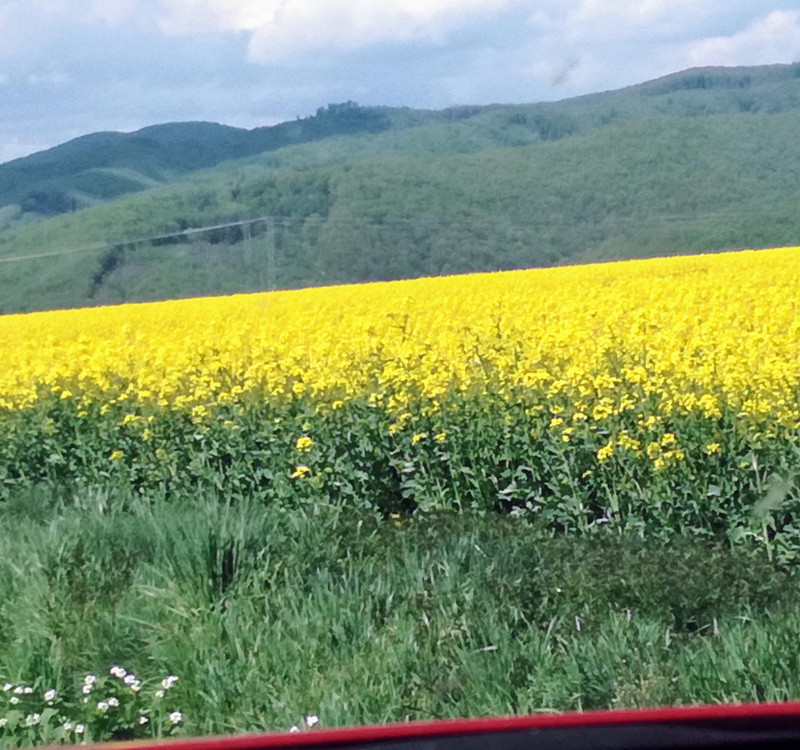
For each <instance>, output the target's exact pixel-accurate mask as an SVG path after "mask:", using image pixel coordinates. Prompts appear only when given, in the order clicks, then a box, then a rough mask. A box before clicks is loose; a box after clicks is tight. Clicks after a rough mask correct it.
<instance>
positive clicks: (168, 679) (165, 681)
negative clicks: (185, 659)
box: [161, 674, 179, 690]
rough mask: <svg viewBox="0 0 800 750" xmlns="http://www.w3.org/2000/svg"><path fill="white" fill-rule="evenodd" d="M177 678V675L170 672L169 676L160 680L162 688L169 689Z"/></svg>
mask: <svg viewBox="0 0 800 750" xmlns="http://www.w3.org/2000/svg"><path fill="white" fill-rule="evenodd" d="M178 679H179V678H178V675H175V674H171V675H170V676H169V677H165V678H164V679H163V680H161V687H163V688H164V690H170V689H171V688H173V687H174V686H175V683H176V682H177V681H178Z"/></svg>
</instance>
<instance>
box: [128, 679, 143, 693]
mask: <svg viewBox="0 0 800 750" xmlns="http://www.w3.org/2000/svg"><path fill="white" fill-rule="evenodd" d="M130 688H131V690H133V692H134V693H138V692H139V691H140V690H141V689H142V681H141V680H134V681H133V682H132V683H131V685H130Z"/></svg>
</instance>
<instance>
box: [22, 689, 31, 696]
mask: <svg viewBox="0 0 800 750" xmlns="http://www.w3.org/2000/svg"><path fill="white" fill-rule="evenodd" d="M22 692H23V693H24V694H25V695H33V688H32V687H24V688H22Z"/></svg>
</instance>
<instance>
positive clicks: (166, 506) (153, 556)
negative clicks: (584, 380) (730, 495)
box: [0, 488, 800, 745]
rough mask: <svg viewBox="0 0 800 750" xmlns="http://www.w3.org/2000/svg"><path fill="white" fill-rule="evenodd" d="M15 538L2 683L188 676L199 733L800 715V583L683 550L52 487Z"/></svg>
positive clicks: (508, 528)
mask: <svg viewBox="0 0 800 750" xmlns="http://www.w3.org/2000/svg"><path fill="white" fill-rule="evenodd" d="M0 529H2V531H0V632H2V633H3V637H2V640H0V682H5V681H8V682H9V683H10V684H15V685H16V684H27V685H31V686H33V687H34V695H33V696H32V697H31V698H29V700H33V699H34V698H36V697H37V696H40V695H41V694H42V693H43V692H44V691H45V690H47V689H49V688H53V689H56V690H57V691H58V693H59V696H60V699H59V700H63V701H64V703H65V705H66V704H68V703H70V701H72V703H74V704H76V705H79V704H80V695H81V693H80V688H81V685H82V681H83V679H84V676H85V675H86V674H89V673H92V674H105V673H107V671H108V669H109V667H110V666H111V665H117V664H121V665H124V667H126V668H127V669H129V670H132V671H134V672H135V673H136V675H137V676H140V677H141V678H142V679H144V680H145V681H147V680H148V679H149V680H150V683H148V684H149V685H155V686H156V687H157V681H158V679H160V677H163V676H164V675H165V674H175V675H178V676H179V677H180V681H179V682H178V683H177V686H176V687H175V690H174V691H173V692H172V695H171V696H170V698H171V700H172V707H173V708H177V709H178V710H180V712H181V713H182V721H181V724H180V727H178V729H179V730H180V731H182V732H186V733H190V734H207V733H220V732H239V731H258V730H281V729H284V730H285V729H288V728H289V727H291V726H292V725H296V724H299V723H301V722H302V720H303V716H304V715H306V714H315V715H318V716H319V717H320V719H321V722H322V723H323V724H325V725H328V726H332V725H341V724H356V723H365V722H383V721H402V720H404V719H406V718H407V717H408V718H411V719H429V718H440V717H456V716H468V715H473V716H474V715H488V714H508V713H525V712H532V711H560V710H567V709H590V708H605V707H614V706H641V705H653V704H673V703H692V702H715V701H739V700H782V699H787V698H792V697H800V649H798V648H797V636H796V634H797V632H799V631H800V607H798V604H799V603H800V592H798V588H797V584H796V581H795V578H794V577H793V576H791V575H789V574H788V573H786V572H780V571H778V570H777V569H775V568H774V567H773V565H772V564H771V563H770V562H769V561H768V560H767V559H766V556H762V557H753V556H752V555H745V553H744V552H742V551H737V550H731V549H730V548H728V547H726V546H720V545H719V544H716V543H708V544H701V543H699V542H698V541H697V540H696V539H693V540H684V539H683V538H682V537H681V536H680V535H676V536H675V538H674V539H673V541H672V542H671V543H669V544H664V543H663V541H661V542H654V541H648V539H647V538H640V537H634V536H620V535H618V534H614V533H611V532H608V531H605V530H603V529H600V530H598V531H597V533H595V534H590V535H588V536H584V537H582V538H577V539H576V538H569V537H567V536H562V537H558V536H552V535H549V534H546V533H544V532H542V531H541V530H536V529H534V528H533V527H531V526H530V525H528V524H527V523H526V522H525V521H524V520H522V519H520V518H514V517H509V516H486V515H482V516H480V517H475V516H471V515H469V514H461V515H456V514H450V513H444V514H440V515H435V514H433V515H428V516H419V515H417V516H414V517H413V518H402V517H396V518H388V519H387V518H383V517H380V516H377V515H373V514H369V513H365V512H363V511H362V512H358V513H356V512H354V511H353V510H352V509H350V510H348V509H345V508H343V507H336V506H331V505H322V504H314V503H309V504H308V505H306V506H302V507H294V508H293V509H292V510H287V509H285V508H282V507H281V506H279V505H265V504H264V503H263V502H259V501H254V500H247V499H246V498H245V499H240V500H238V501H237V502H236V503H235V504H231V503H226V502H224V501H221V499H220V498H219V497H217V496H214V495H211V494H207V495H204V496H200V497H196V498H189V497H186V498H184V499H182V500H180V499H175V498H171V499H170V500H169V501H167V500H166V499H165V498H164V497H158V496H155V495H153V496H149V497H143V496H139V497H132V496H130V495H129V494H127V493H126V492H125V491H124V490H123V489H119V490H116V491H110V490H109V491H95V492H89V491H86V492H80V493H77V494H72V495H61V496H58V495H57V494H55V493H51V492H49V491H48V490H47V489H46V488H40V489H38V490H31V491H29V492H27V493H24V494H17V495H15V496H14V497H13V498H12V499H11V500H10V501H8V502H6V503H5V504H3V505H2V506H0ZM148 691H149V692H148ZM144 692H147V694H148V695H149V696H151V697H150V699H149V700H151V701H152V700H155V699H153V698H152V693H153V690H152V688H151V687H148V688H147V689H146V690H145V691H144ZM10 695H11V693H10V692H9V691H7V692H6V693H5V697H4V696H3V695H0V716H3V715H4V711H6V712H7V710H8V709H9V708H10V707H6V706H5V705H4V704H3V701H4V700H6V699H7V697H8V696H10ZM93 700H94V698H93ZM40 701H41V699H40ZM88 708H90V709H93V710H94V704H91V705H90V706H89V707H88ZM84 709H86V707H85V706H84ZM90 713H91V712H90ZM96 713H97V711H95V714H96ZM90 719H91V716H90ZM52 720H53V722H56V721H57V720H58V717H57V716H53V719H52ZM34 729H35V728H33V729H32V728H26V730H25V732H27V733H25V732H22V730H19V731H16V732H13V733H12V732H9V731H7V730H5V734H2V732H3V731H4V729H0V743H3V744H5V745H14V744H27V743H29V742H36V741H39V740H40V735H37V734H35V732H34ZM148 732H150V733H155V732H156V727H155V725H151V726H148V727H145V728H140V733H148ZM92 733H94V734H92ZM88 735H89V736H90V738H93V739H103V738H107V737H109V736H131V735H130V733H128V730H127V729H124V728H120V727H117V728H116V729H110V728H109V725H108V724H107V723H106V724H102V723H100V722H99V721H98V722H96V723H95V725H92V724H91V723H90V726H89V727H88Z"/></svg>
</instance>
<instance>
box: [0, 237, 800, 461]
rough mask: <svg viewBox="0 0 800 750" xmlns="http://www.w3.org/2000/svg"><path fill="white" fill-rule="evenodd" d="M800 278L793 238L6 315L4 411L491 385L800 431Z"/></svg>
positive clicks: (596, 411) (0, 335) (593, 414)
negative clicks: (753, 246)
mask: <svg viewBox="0 0 800 750" xmlns="http://www.w3.org/2000/svg"><path fill="white" fill-rule="evenodd" d="M798 278H800V248H797V247H792V248H782V249H774V250H760V251H742V252H735V253H725V254H718V255H704V256H692V257H676V258H668V259H655V260H646V261H629V262H620V263H608V264H602V265H590V266H581V267H566V268H555V269H545V270H527V271H514V272H502V273H489V274H473V275H468V276H457V277H443V278H427V279H419V280H413V281H402V282H387V283H374V284H363V285H351V286H339V287H328V288H317V289H308V290H302V291H285V292H270V293H263V294H252V295H238V296H230V297H219V298H204V299H190V300H180V301H170V302H159V303H150V304H129V305H120V306H117V307H106V308H93V309H82V310H71V311H56V312H45V313H34V314H27V315H7V316H3V317H0V408H2V409H6V410H19V409H25V408H26V407H29V406H32V405H34V404H35V403H36V401H37V399H40V398H42V396H43V394H50V393H55V394H57V395H58V396H59V397H60V398H63V399H65V400H66V399H69V400H70V401H71V402H74V403H75V405H76V409H77V410H78V412H79V413H80V410H81V409H85V408H88V407H89V406H90V405H91V404H92V403H93V402H98V401H99V402H102V403H103V404H109V405H111V404H116V405H117V406H120V405H126V404H130V407H131V409H132V410H136V409H138V410H142V409H146V410H153V409H155V410H158V409H159V408H168V409H187V410H193V412H194V414H195V415H196V416H197V417H198V418H202V417H203V416H204V415H206V414H207V413H209V412H210V410H213V408H214V406H215V405H217V404H220V403H221V404H226V405H231V404H234V405H235V404H238V403H242V404H246V403H248V401H252V400H253V399H259V400H263V399H285V398H291V397H296V396H309V397H312V398H314V399H316V400H318V401H319V403H320V404H325V405H329V406H330V405H333V406H334V407H335V406H336V405H337V402H340V401H341V402H343V401H345V400H347V399H350V398H354V397H361V396H365V397H367V398H368V399H370V400H372V401H373V402H374V403H380V404H382V405H384V406H386V407H387V408H388V409H389V410H390V411H393V412H395V413H398V414H402V413H403V412H404V411H405V410H406V409H407V408H408V407H409V404H414V403H420V402H421V403H422V404H423V406H424V408H426V409H435V408H436V407H437V403H438V402H439V401H440V400H441V399H442V398H444V397H445V396H447V395H448V394H451V393H454V392H460V393H465V392H469V393H475V395H476V396H477V395H479V394H481V393H484V392H487V391H491V392H492V393H495V394H499V395H501V396H507V397H509V398H515V399H519V398H522V399H524V400H526V402H528V401H529V402H530V404H531V408H545V407H546V408H548V409H550V410H551V411H552V413H553V415H554V420H557V419H560V418H561V417H560V416H559V414H560V412H561V411H564V410H566V412H567V413H568V415H569V419H570V420H572V421H579V420H582V419H586V420H589V421H594V422H597V421H602V420H603V419H604V418H605V417H606V416H609V415H610V414H612V413H615V412H619V411H620V410H629V409H634V408H637V405H639V404H640V403H642V402H645V401H646V402H647V403H649V404H650V405H651V407H652V408H655V409H656V411H657V412H661V413H665V414H669V413H671V412H673V411H675V410H681V411H688V412H692V411H697V412H701V413H702V414H703V415H705V416H706V417H711V418H713V417H714V416H715V415H716V414H717V413H718V412H719V410H720V409H721V408H723V406H724V407H725V408H733V409H735V410H737V412H738V413H739V415H740V416H741V417H743V418H747V419H755V420H756V421H759V420H761V421H763V420H766V421H768V422H770V424H772V425H774V426H777V428H779V429H780V428H783V429H785V428H788V429H794V428H796V427H797V425H798V419H799V418H800V414H798V374H799V373H800V315H798V306H799V305H800V286H799V285H798V284H797V281H796V280H797V279H798ZM530 394H535V397H533V396H531V395H530ZM537 404H538V406H537ZM653 405H655V406H653ZM712 449H713V447H712Z"/></svg>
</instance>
